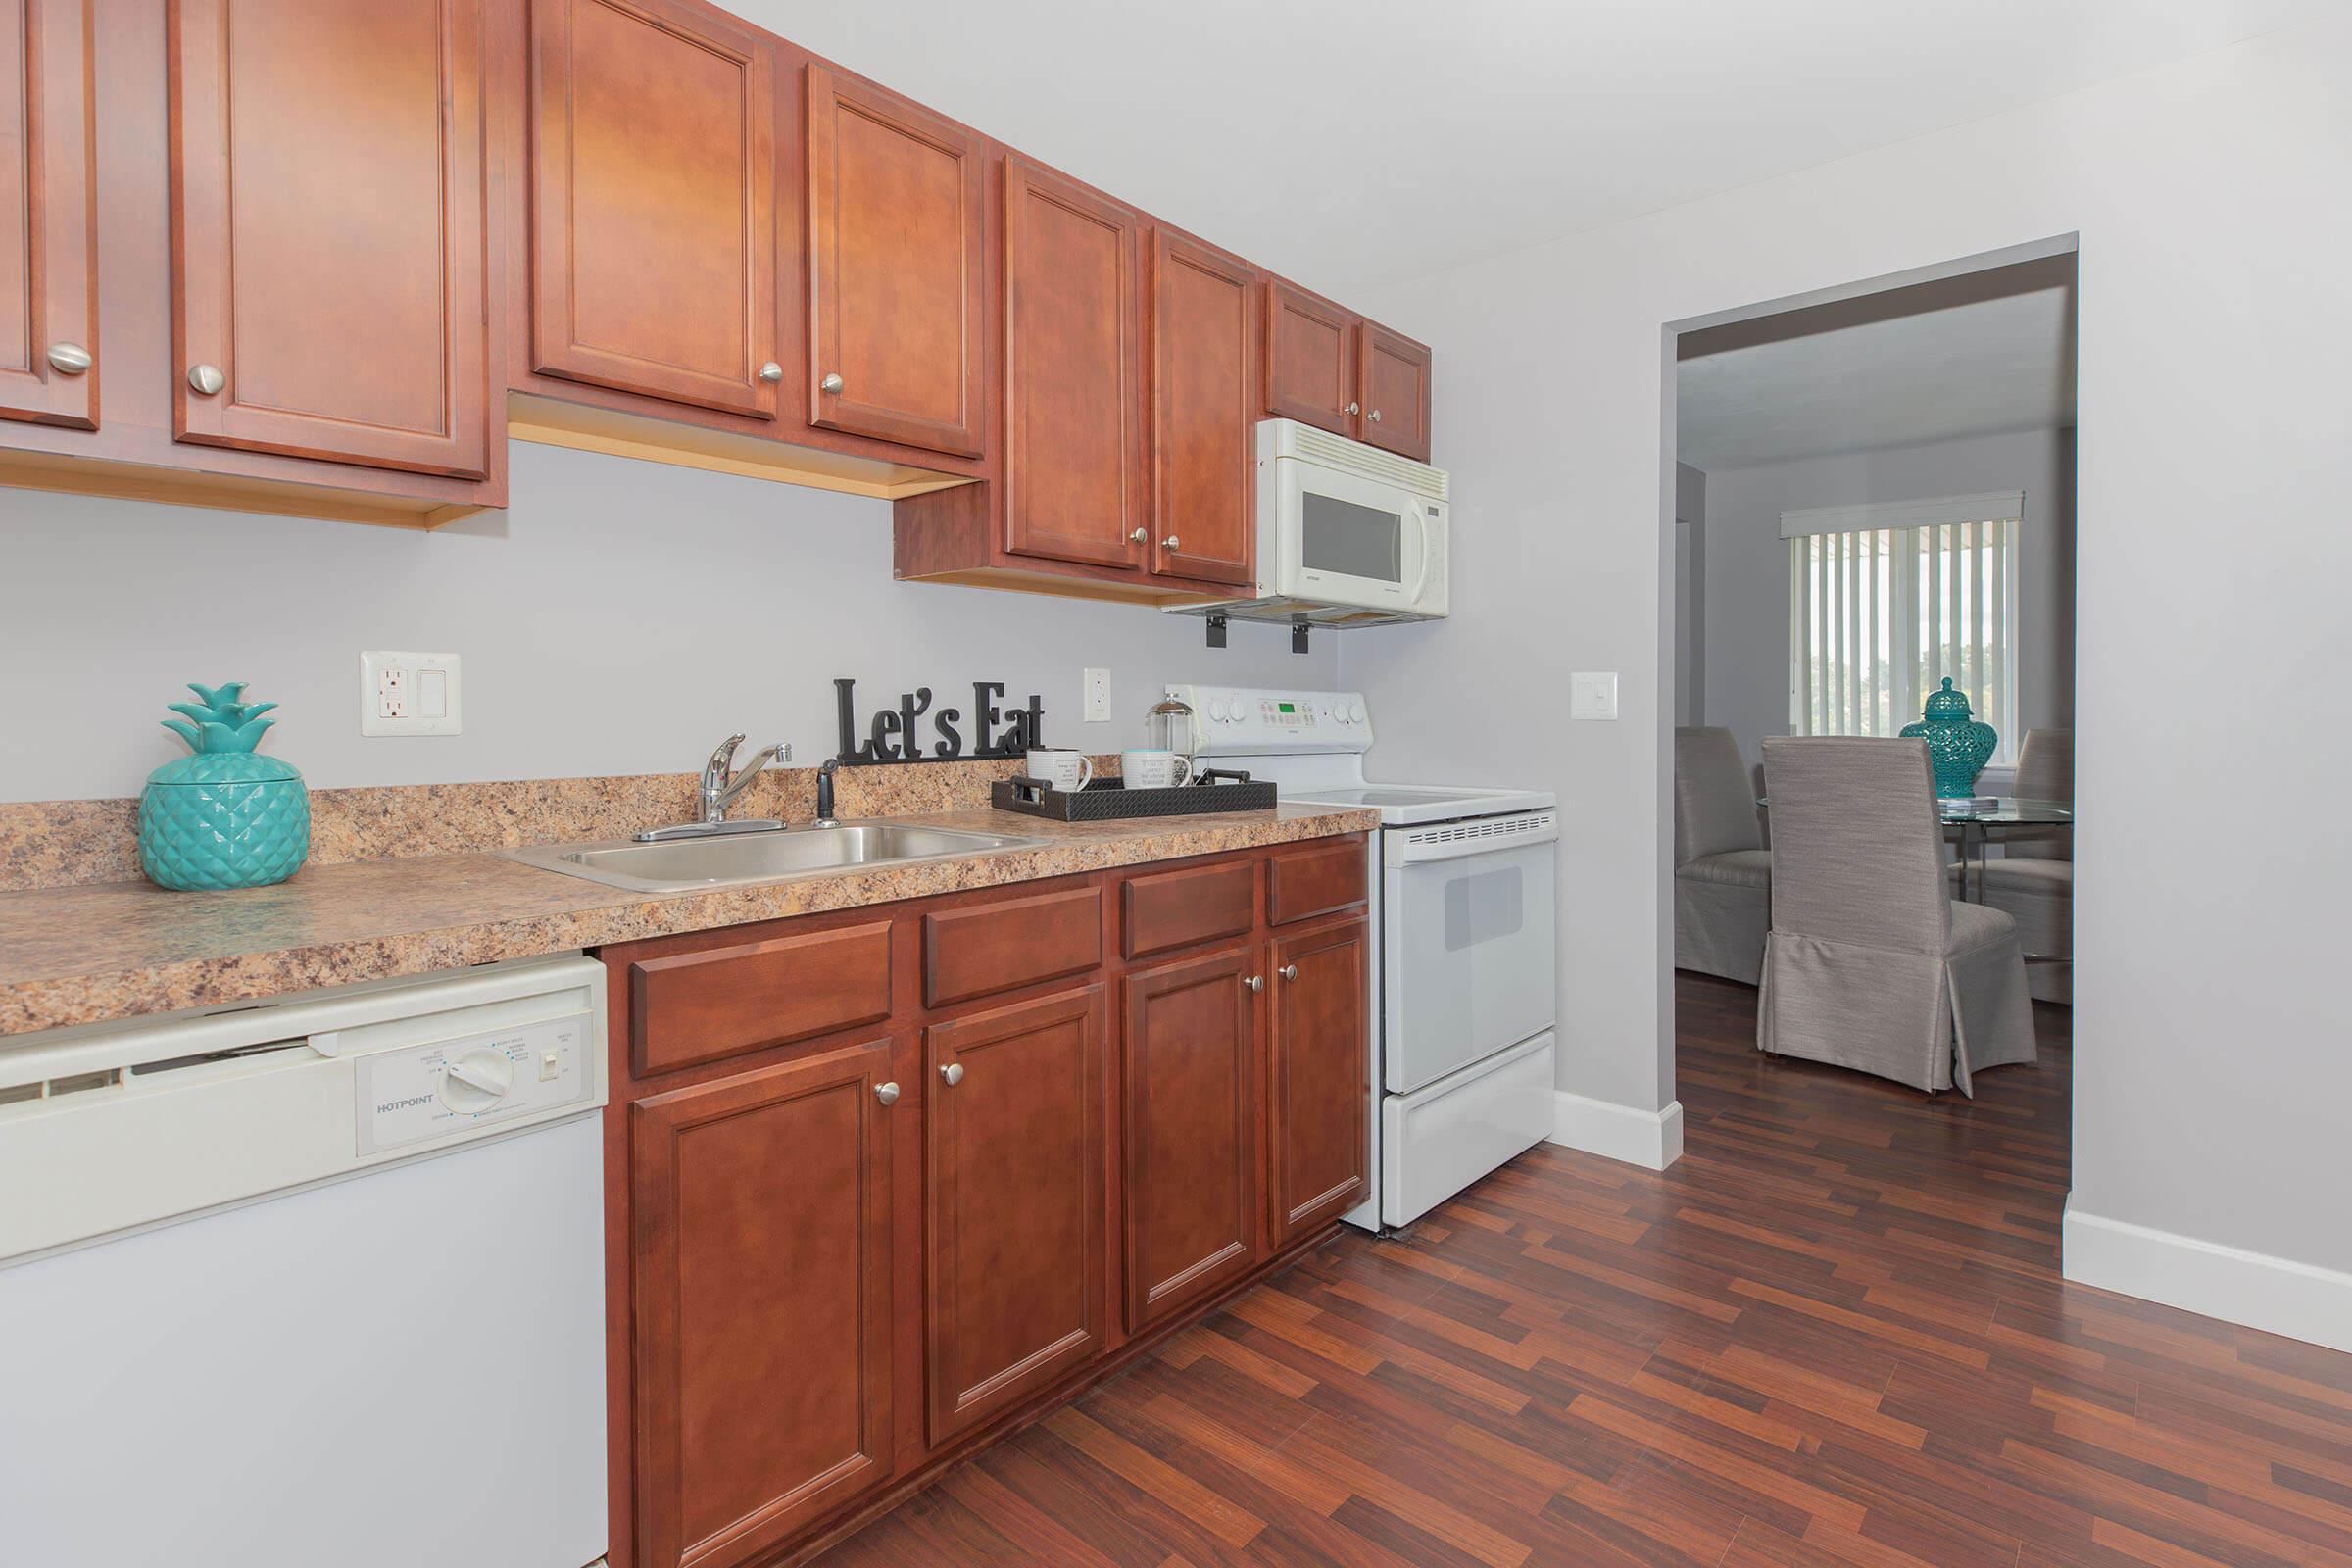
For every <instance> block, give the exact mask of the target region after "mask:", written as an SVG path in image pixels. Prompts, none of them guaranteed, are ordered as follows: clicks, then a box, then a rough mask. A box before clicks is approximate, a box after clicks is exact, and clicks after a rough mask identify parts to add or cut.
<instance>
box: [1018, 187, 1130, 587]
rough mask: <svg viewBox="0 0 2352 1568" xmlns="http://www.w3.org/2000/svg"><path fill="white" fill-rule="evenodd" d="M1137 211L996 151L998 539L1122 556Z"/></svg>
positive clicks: (1038, 552) (1073, 556)
mask: <svg viewBox="0 0 2352 1568" xmlns="http://www.w3.org/2000/svg"><path fill="white" fill-rule="evenodd" d="M1138 293H1139V290H1138V287H1137V283H1136V222H1135V215H1134V214H1133V213H1132V212H1130V211H1128V210H1127V209H1126V208H1124V207H1121V206H1119V205H1117V204H1116V203H1114V202H1109V201H1105V200H1103V198H1102V197H1100V196H1097V195H1095V194H1094V193H1092V192H1091V191H1087V190H1083V189H1081V188H1079V187H1078V186H1076V185H1073V184H1071V183H1070V182H1069V181H1067V180H1064V179H1060V178H1057V177H1055V176H1054V175H1053V174H1050V173H1048V172H1045V171H1044V170H1041V169H1038V168H1036V167H1035V166H1034V165H1031V164H1027V163H1024V162H1022V161H1021V160H1020V159H1017V158H1007V159H1006V160H1005V479H1004V483H1005V549H1006V550H1008V551H1011V552H1013V553H1014V554H1017V555H1029V556H1049V557H1052V558H1054V559H1055V560H1058V561H1080V562H1087V563H1091V564H1095V565H1099V566H1131V565H1133V564H1136V563H1137V562H1138V561H1140V560H1142V559H1143V553H1144V550H1143V546H1142V544H1141V543H1139V542H1138V541H1136V540H1134V539H1132V538H1130V537H1129V535H1130V533H1132V532H1134V531H1136V530H1139V529H1141V528H1142V527H1143V526H1144V521H1143V515H1144V478H1143V456H1142V451H1141V445H1142V443H1141V440H1140V434H1141V425H1142V410H1141V407H1140V405H1141V402H1142V375H1141V370H1140V366H1139V361H1140V358H1141V349H1140V345H1139V342H1138V339H1139V337H1140V331H1139V328H1138V325H1137V320H1136V318H1137V314H1138V312H1137V298H1138Z"/></svg>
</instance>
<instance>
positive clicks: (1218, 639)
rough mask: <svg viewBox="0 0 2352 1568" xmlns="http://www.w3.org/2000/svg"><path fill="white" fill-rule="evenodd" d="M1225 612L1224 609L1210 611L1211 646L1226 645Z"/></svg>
mask: <svg viewBox="0 0 2352 1568" xmlns="http://www.w3.org/2000/svg"><path fill="white" fill-rule="evenodd" d="M1225 626H1226V620H1225V612H1223V611H1222V610H1212V611H1210V612H1209V613H1208V646H1209V647H1211V648H1222V647H1224V646H1225Z"/></svg>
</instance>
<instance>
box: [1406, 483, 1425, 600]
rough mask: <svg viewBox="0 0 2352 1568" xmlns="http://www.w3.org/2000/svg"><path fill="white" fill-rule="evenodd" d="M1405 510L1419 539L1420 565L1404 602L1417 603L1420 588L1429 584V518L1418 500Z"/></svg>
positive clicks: (1419, 598)
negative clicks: (1411, 588) (1422, 512)
mask: <svg viewBox="0 0 2352 1568" xmlns="http://www.w3.org/2000/svg"><path fill="white" fill-rule="evenodd" d="M1407 511H1408V513H1409V514H1410V515H1411V517H1412V519H1413V530H1414V532H1415V533H1417V534H1418V535H1419V536H1420V540H1421V566H1420V569H1419V570H1418V571H1416V572H1415V573H1414V574H1413V591H1412V592H1411V593H1409V594H1407V595H1406V596H1405V603H1407V604H1410V605H1418V604H1420V603H1421V592H1422V590H1423V589H1425V588H1427V587H1428V586H1429V519H1428V518H1427V517H1425V516H1423V515H1421V504H1420V503H1419V502H1418V501H1416V502H1412V503H1411V504H1410V505H1409V506H1408V508H1407Z"/></svg>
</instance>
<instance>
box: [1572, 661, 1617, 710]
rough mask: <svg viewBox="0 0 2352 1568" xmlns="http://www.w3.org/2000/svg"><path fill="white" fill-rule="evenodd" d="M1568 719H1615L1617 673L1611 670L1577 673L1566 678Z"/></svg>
mask: <svg viewBox="0 0 2352 1568" xmlns="http://www.w3.org/2000/svg"><path fill="white" fill-rule="evenodd" d="M1568 716H1569V717H1570V718H1615V717H1616V716H1617V672H1616V671H1615V670H1613V669H1607V670H1598V671H1592V670H1587V671H1579V672H1575V673H1571V674H1570V675H1569V677H1568Z"/></svg>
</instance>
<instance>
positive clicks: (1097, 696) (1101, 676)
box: [1086, 669, 1110, 724]
mask: <svg viewBox="0 0 2352 1568" xmlns="http://www.w3.org/2000/svg"><path fill="white" fill-rule="evenodd" d="M1086 721H1087V722H1088V723H1089V724H1107V723H1109V722H1110V671H1109V670H1107V669H1090V670H1088V671H1087V672H1086Z"/></svg>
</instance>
